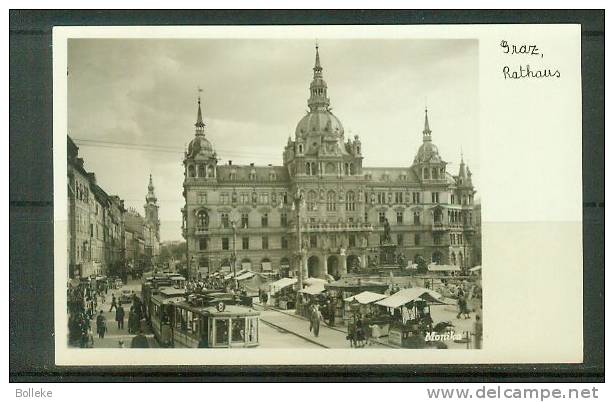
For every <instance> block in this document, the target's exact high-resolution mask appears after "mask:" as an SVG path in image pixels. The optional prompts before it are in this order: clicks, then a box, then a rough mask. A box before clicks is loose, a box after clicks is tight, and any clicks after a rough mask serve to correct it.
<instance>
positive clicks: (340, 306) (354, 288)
mask: <svg viewBox="0 0 614 402" xmlns="http://www.w3.org/2000/svg"><path fill="white" fill-rule="evenodd" d="M324 288H325V289H326V290H328V293H329V297H330V298H331V299H332V300H333V303H334V304H335V306H336V310H335V315H336V316H337V317H339V318H342V319H343V320H345V321H347V320H348V319H350V318H351V317H352V313H351V311H350V305H349V303H344V302H343V300H344V299H347V298H348V297H351V296H354V295H357V294H359V293H361V292H365V291H368V292H374V293H384V291H385V290H386V289H387V288H388V285H387V284H386V283H382V282H374V281H369V280H363V279H362V278H352V277H345V278H341V279H339V280H338V281H335V282H332V283H327V284H325V285H324Z"/></svg>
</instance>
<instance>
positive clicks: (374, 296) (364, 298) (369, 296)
mask: <svg viewBox="0 0 614 402" xmlns="http://www.w3.org/2000/svg"><path fill="white" fill-rule="evenodd" d="M386 297H388V296H386V295H382V294H379V293H374V292H369V291H364V292H362V293H359V294H357V295H354V296H350V297H348V298H346V299H344V300H345V301H346V302H351V301H354V300H356V301H357V302H358V303H360V304H370V303H374V302H376V301H378V300H382V299H385V298H386Z"/></svg>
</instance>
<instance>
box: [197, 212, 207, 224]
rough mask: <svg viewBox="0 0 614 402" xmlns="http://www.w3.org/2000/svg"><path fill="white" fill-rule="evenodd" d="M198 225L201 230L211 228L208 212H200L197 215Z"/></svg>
mask: <svg viewBox="0 0 614 402" xmlns="http://www.w3.org/2000/svg"><path fill="white" fill-rule="evenodd" d="M196 224H197V225H198V227H199V228H206V227H208V226H209V214H207V211H204V210H200V211H198V213H197V214H196Z"/></svg>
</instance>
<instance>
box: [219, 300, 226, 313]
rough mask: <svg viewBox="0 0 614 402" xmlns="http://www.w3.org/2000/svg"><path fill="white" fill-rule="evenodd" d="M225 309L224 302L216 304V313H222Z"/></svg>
mask: <svg viewBox="0 0 614 402" xmlns="http://www.w3.org/2000/svg"><path fill="white" fill-rule="evenodd" d="M225 309H226V305H225V304H224V302H219V303H218V304H217V311H219V312H222V311H224V310H225Z"/></svg>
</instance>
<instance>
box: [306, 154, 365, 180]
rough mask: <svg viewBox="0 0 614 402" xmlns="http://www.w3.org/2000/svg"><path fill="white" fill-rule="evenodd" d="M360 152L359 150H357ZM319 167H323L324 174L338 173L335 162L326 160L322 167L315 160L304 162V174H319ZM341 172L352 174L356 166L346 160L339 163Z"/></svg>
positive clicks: (347, 174) (346, 174) (354, 172)
mask: <svg viewBox="0 0 614 402" xmlns="http://www.w3.org/2000/svg"><path fill="white" fill-rule="evenodd" d="M359 152H360V151H359ZM320 169H324V174H337V173H340V172H339V171H338V170H339V167H338V165H337V164H335V163H332V162H328V163H326V164H324V165H323V167H319V164H318V163H316V162H305V174H306V175H307V176H317V175H318V174H320ZM341 172H342V173H343V174H344V175H345V176H353V175H355V174H356V168H355V166H354V163H352V162H349V163H348V162H346V163H343V164H342V165H341Z"/></svg>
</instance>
